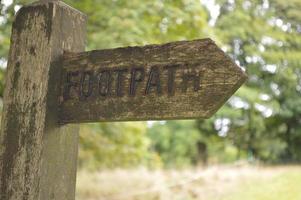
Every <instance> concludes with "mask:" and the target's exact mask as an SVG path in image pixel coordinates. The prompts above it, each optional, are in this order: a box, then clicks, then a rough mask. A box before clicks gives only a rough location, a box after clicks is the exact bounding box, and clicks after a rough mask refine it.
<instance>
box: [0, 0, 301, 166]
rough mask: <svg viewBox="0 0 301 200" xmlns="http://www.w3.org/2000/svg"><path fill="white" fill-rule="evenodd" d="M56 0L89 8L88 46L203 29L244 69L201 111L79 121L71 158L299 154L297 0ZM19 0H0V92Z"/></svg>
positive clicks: (134, 161) (92, 161) (113, 161)
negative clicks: (170, 117) (206, 113)
mask: <svg viewBox="0 0 301 200" xmlns="http://www.w3.org/2000/svg"><path fill="white" fill-rule="evenodd" d="M65 2H66V3H67V4H70V5H71V6H73V7H75V8H77V9H79V10H81V11H82V12H84V13H85V14H87V16H88V19H89V20H88V38H87V40H88V46H87V50H92V49H103V48H113V47H121V46H129V45H144V44H152V43H156V44H158V43H164V42H169V41H176V40H191V39H198V38H204V37H211V38H213V39H214V40H215V41H216V42H217V44H218V45H219V46H220V47H222V49H223V50H224V51H225V52H226V53H227V54H229V55H230V56H231V57H232V58H233V59H234V60H235V62H237V64H239V65H240V66H241V67H242V68H243V69H244V70H245V71H246V72H247V74H248V76H249V79H248V81H247V83H246V84H245V85H244V86H243V87H242V88H241V89H239V90H238V91H237V93H236V94H235V95H234V96H233V97H232V98H231V99H230V100H229V101H228V102H227V103H226V105H225V106H223V108H222V109H221V110H220V111H218V113H216V114H215V115H214V117H212V118H211V119H208V120H203V119H199V120H193V121H167V122H153V123H148V125H147V123H146V122H139V123H137V122H135V123H134V122H128V123H102V124H93V125H83V126H82V128H81V132H82V133H81V138H80V146H81V148H80V159H79V162H80V166H89V167H92V168H94V167H114V166H117V165H119V166H125V167H129V166H133V165H134V166H136V165H138V164H143V165H148V166H161V165H162V164H164V165H165V166H184V165H191V164H198V163H200V162H201V163H207V162H232V161H235V160H238V159H249V160H250V161H254V160H261V161H264V162H300V161H301V98H300V97H301V59H300V58H301V37H300V36H301V13H300V10H301V2H300V1H299V0H287V1H282V0H273V1H272V0H254V1H249V0H216V1H215V4H214V3H212V2H210V1H199V0H175V1H171V0H150V1H141V0H131V1H126V0H114V1H111V0H81V1H75V0H66V1H65ZM25 3H29V2H28V1H26V2H25V1H23V0H11V1H10V0H5V1H1V3H0V13H1V15H0V30H1V32H0V44H1V45H0V97H2V94H3V88H4V83H5V80H4V73H5V67H6V59H7V55H8V50H9V44H10V31H11V24H12V21H13V16H14V15H15V13H16V11H17V10H18V9H19V8H20V6H22V5H24V4H25ZM213 4H214V6H213V7H212V5H213ZM210 5H211V6H210ZM151 163H153V164H151ZM154 163H155V164H154Z"/></svg>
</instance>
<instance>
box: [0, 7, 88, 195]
mask: <svg viewBox="0 0 301 200" xmlns="http://www.w3.org/2000/svg"><path fill="white" fill-rule="evenodd" d="M85 23H86V18H85V16H84V15H83V14H81V13H80V12H78V11H76V10H74V9H72V8H71V7H69V6H67V5H65V4H64V3H62V2H59V1H45V2H42V1H41V2H38V3H34V4H32V5H29V6H26V7H23V8H21V10H20V11H19V12H18V14H17V15H16V18H15V21H14V24H13V30H12V36H11V48H10V53H9V59H8V68H7V74H6V88H5V94H4V110H3V114H2V124H1V132H0V199H1V200H37V199H40V200H46V199H53V200H65V199H67V200H68V199H69V200H74V195H75V179H76V163H77V148H78V147H77V145H78V127H77V126H75V125H68V126H59V125H58V121H59V120H58V95H59V84H58V83H59V82H60V80H59V79H60V77H61V72H62V69H61V64H60V59H61V56H62V54H63V51H64V50H68V51H83V50H84V44H85Z"/></svg>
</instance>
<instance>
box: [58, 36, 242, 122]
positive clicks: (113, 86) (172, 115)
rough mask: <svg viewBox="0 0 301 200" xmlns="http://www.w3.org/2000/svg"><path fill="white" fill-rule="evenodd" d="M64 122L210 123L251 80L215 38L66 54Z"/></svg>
mask: <svg viewBox="0 0 301 200" xmlns="http://www.w3.org/2000/svg"><path fill="white" fill-rule="evenodd" d="M62 67H63V69H64V72H63V77H62V79H61V80H62V82H61V94H60V101H61V103H60V122H61V123H70V122H72V123H74V122H96V121H128V120H162V119H187V118H208V117H210V116H211V115H212V114H213V113H215V112H216V111H217V110H218V108H219V107H220V106H222V105H223V103H224V102H225V101H226V100H227V99H228V98H229V97H230V96H231V95H232V94H233V93H234V92H235V91H236V90H237V89H238V88H239V87H240V86H241V84H242V83H243V82H244V81H245V80H246V75H245V73H244V72H243V71H242V70H241V68H239V67H238V66H237V65H236V64H235V63H234V62H233V61H232V60H231V59H230V58H229V57H228V56H227V55H226V54H225V53H224V52H223V51H222V50H221V49H219V48H218V47H217V46H216V44H215V43H214V42H213V41H212V40H211V39H202V40H195V41H182V42H173V43H169V44H164V45H148V46H144V47H127V48H117V49H110V50H96V51H90V52H84V53H65V54H64V59H63V64H62Z"/></svg>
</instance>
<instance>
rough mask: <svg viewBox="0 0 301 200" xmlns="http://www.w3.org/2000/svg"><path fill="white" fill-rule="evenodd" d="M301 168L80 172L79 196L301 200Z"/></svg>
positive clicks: (93, 199) (85, 199)
mask: <svg viewBox="0 0 301 200" xmlns="http://www.w3.org/2000/svg"><path fill="white" fill-rule="evenodd" d="M300 185H301V167H298V166H285V167H249V166H243V167H241V166H239V167H237V166H236V167H235V166H234V167H233V166H232V167H225V166H223V167H221V166H219V167H209V168H207V169H189V170H188V169H186V170H158V171H148V170H146V169H137V170H114V171H103V172H96V173H92V172H86V171H80V172H79V173H78V179H77V200H242V199H243V200H301V186H300Z"/></svg>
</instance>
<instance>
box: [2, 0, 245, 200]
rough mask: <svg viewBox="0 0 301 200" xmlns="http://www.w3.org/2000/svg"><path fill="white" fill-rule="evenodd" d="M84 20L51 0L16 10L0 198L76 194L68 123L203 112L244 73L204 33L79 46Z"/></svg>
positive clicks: (73, 133)
mask: <svg viewBox="0 0 301 200" xmlns="http://www.w3.org/2000/svg"><path fill="white" fill-rule="evenodd" d="M85 27H86V17H85V16H84V15H83V14H82V13H80V12H79V11H77V10H75V9H73V8H71V7H69V6H67V5H66V4H64V3H62V2H61V1H54V0H52V1H49V0H48V1H40V2H37V3H34V4H31V5H29V6H26V7H23V8H21V10H20V11H19V12H18V14H17V16H16V18H15V21H14V24H13V30H12V36H11V49H10V53H9V59H8V68H7V75H6V77H7V78H6V89H5V94H4V109H3V113H2V124H1V134H0V199H1V200H2V199H3V200H21V199H22V200H27V199H32V200H36V199H41V200H44V199H45V200H47V199H54V200H58V199H62V200H63V199H64V200H65V199H67V200H69V199H70V200H73V199H74V198H75V197H74V195H75V179H76V162H77V145H78V128H77V125H75V124H74V125H66V124H67V123H81V122H97V121H129V120H163V119H166V120H167V119H189V118H208V117H210V116H211V115H212V114H214V113H215V112H216V111H217V110H218V109H219V107H221V106H222V105H223V104H224V103H225V101H226V100H227V99H228V98H229V97H230V96H231V95H232V94H233V93H234V92H235V91H236V90H237V89H238V88H239V87H240V86H241V84H243V82H244V81H245V80H246V75H245V74H244V72H243V71H242V70H241V69H240V68H239V67H238V66H237V65H236V64H235V63H234V62H233V61H232V60H231V59H230V58H229V57H228V56H227V55H225V54H224V53H223V52H222V51H221V50H220V49H219V48H218V47H217V46H216V45H215V43H214V42H213V41H212V40H210V39H202V40H195V41H182V42H173V43H169V44H164V45H148V46H144V47H127V48H118V49H110V50H96V51H91V52H83V51H84V46H85V39H86V37H85ZM64 52H65V53H64Z"/></svg>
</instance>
